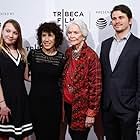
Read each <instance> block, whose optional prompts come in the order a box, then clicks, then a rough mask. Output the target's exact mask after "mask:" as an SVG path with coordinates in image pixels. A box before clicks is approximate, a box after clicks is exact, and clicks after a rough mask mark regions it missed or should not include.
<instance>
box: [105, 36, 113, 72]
mask: <svg viewBox="0 0 140 140" xmlns="http://www.w3.org/2000/svg"><path fill="white" fill-rule="evenodd" d="M112 41H113V37H112V38H110V40H109V41H108V43H107V46H106V49H105V51H106V52H105V54H106V56H105V61H106V64H107V65H106V66H107V67H108V69H109V71H111V72H112V70H111V65H110V60H109V52H110V48H111V45H112Z"/></svg>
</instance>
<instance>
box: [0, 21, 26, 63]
mask: <svg viewBox="0 0 140 140" xmlns="http://www.w3.org/2000/svg"><path fill="white" fill-rule="evenodd" d="M7 23H11V24H12V25H13V26H14V28H15V29H16V30H17V32H18V38H17V41H16V42H15V49H18V50H19V52H20V54H21V60H23V61H24V62H26V61H27V53H26V50H25V49H24V48H23V42H22V34H21V27H20V25H19V23H18V22H17V21H16V20H14V19H9V20H7V21H5V22H4V24H3V27H2V29H1V37H0V50H1V49H2V47H4V48H6V49H7V47H6V45H5V42H4V39H3V35H2V31H3V30H4V28H5V26H6V24H7Z"/></svg>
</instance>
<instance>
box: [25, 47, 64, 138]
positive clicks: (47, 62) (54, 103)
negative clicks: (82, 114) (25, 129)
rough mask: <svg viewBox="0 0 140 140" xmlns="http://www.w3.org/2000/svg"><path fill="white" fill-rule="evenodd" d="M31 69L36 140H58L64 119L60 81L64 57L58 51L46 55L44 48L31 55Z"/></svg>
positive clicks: (31, 97) (31, 101)
mask: <svg viewBox="0 0 140 140" xmlns="http://www.w3.org/2000/svg"><path fill="white" fill-rule="evenodd" d="M28 63H29V68H30V70H31V90H30V93H29V96H30V103H31V112H32V121H33V126H34V131H35V135H36V139H37V140H58V139H59V131H60V119H61V108H62V107H61V105H62V104H61V101H62V100H61V98H62V97H61V91H60V85H61V83H60V80H61V77H62V71H63V67H64V55H63V54H62V53H61V52H57V54H56V55H54V56H48V55H46V54H45V53H44V52H43V51H42V49H38V50H31V51H30V52H29V54H28Z"/></svg>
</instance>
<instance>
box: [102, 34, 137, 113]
mask: <svg viewBox="0 0 140 140" xmlns="http://www.w3.org/2000/svg"><path fill="white" fill-rule="evenodd" d="M112 41H113V37H111V38H109V39H107V40H105V41H103V43H102V46H101V54H100V59H101V66H102V77H103V93H102V107H103V109H108V108H109V107H110V105H111V104H112V105H113V107H114V108H115V109H116V110H117V111H119V112H121V113H122V112H123V113H124V112H127V111H128V110H134V111H138V110H139V109H140V39H138V38H137V37H135V36H134V35H133V34H131V35H130V37H129V39H128V41H127V42H126V45H125V47H124V49H123V51H122V53H121V55H120V57H119V59H118V62H117V64H116V66H115V68H114V70H113V71H112V70H111V65H110V60H109V52H110V48H111V45H112Z"/></svg>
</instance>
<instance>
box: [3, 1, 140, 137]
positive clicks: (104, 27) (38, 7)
mask: <svg viewBox="0 0 140 140" xmlns="http://www.w3.org/2000/svg"><path fill="white" fill-rule="evenodd" d="M118 4H126V5H128V6H129V7H130V8H131V10H132V12H133V25H132V32H133V34H135V35H136V36H137V37H139V38H140V18H139V5H140V1H139V0H135V1H132V0H117V1H115V0H106V1H101V0H85V1H81V0H69V1H67V0H66V1H65V0H59V1H58V0H41V1H38V0H24V1H19V0H11V1H9V0H3V1H2V0H1V3H0V28H1V26H2V25H3V22H4V21H6V20H7V19H10V18H13V19H16V20H17V21H18V22H19V23H20V25H21V28H22V34H23V41H24V42H23V43H24V46H25V48H26V49H27V51H29V50H30V49H32V48H37V47H38V46H37V41H36V29H37V28H38V26H39V24H40V23H43V22H45V21H55V22H57V23H58V24H59V25H60V26H61V28H62V29H63V31H64V34H65V29H66V27H67V24H68V23H69V22H70V21H72V20H74V19H77V18H80V19H82V20H84V21H85V22H86V24H87V25H88V29H89V35H88V38H87V43H88V44H89V45H90V46H91V47H92V48H93V49H94V50H95V51H96V52H97V53H98V54H99V53H100V44H101V42H102V41H103V40H104V39H106V38H108V37H110V36H112V35H113V34H114V31H113V29H112V25H111V19H110V11H111V10H112V8H113V7H114V6H115V5H118ZM67 47H68V46H67V43H66V40H65V41H64V43H63V45H62V46H61V47H60V50H62V51H63V52H65V50H66V48H67ZM26 85H27V90H28V91H29V89H30V84H29V83H26ZM137 125H138V129H137V134H138V139H140V115H139V119H138V122H137ZM31 139H34V138H31ZM66 139H67V140H70V138H69V136H68V134H67V135H66ZM88 140H96V136H95V135H94V133H93V131H92V132H90V135H89V138H88Z"/></svg>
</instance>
